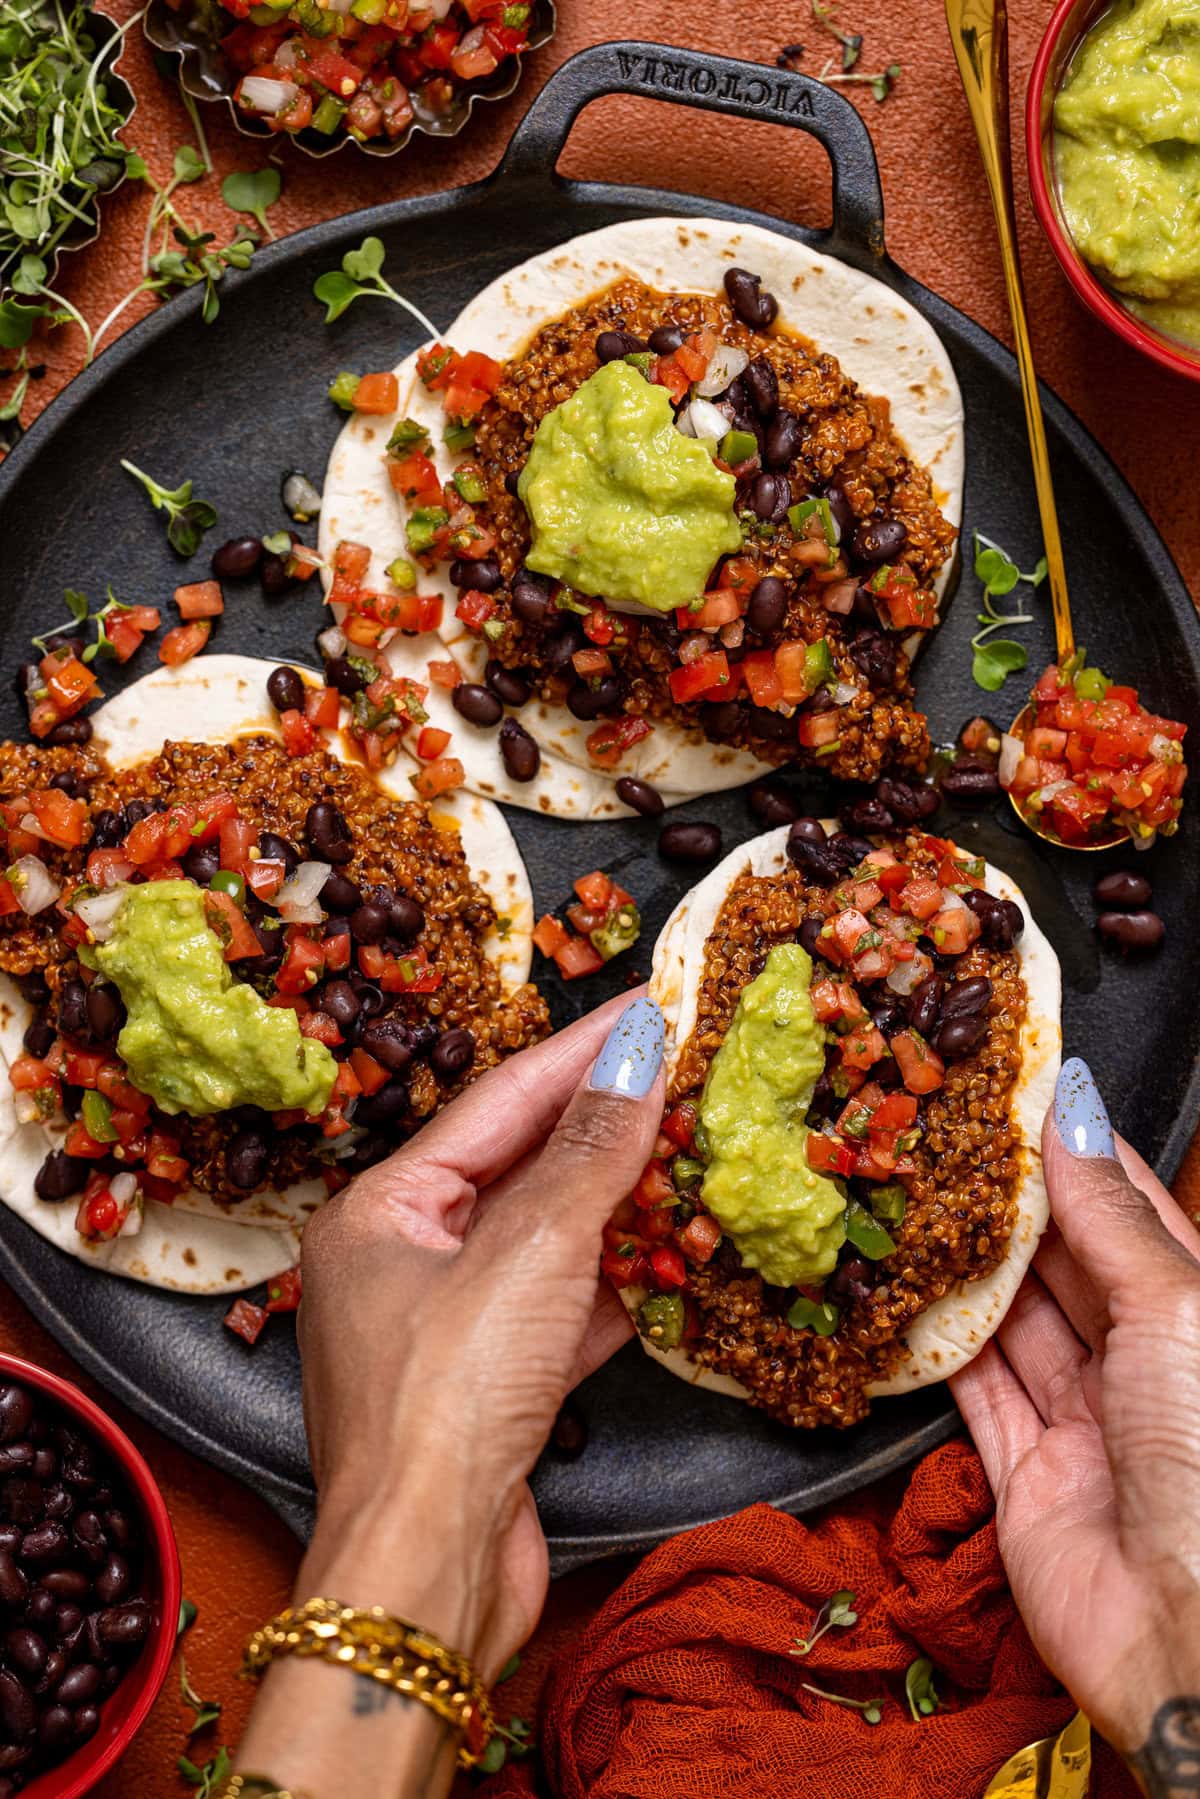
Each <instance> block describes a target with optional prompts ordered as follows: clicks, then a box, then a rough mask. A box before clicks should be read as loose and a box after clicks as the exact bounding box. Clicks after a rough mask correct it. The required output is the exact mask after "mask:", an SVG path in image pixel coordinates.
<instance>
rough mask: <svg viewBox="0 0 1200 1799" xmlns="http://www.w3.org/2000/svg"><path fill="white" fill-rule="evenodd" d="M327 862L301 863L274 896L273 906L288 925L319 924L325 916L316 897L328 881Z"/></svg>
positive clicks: (330, 871)
mask: <svg viewBox="0 0 1200 1799" xmlns="http://www.w3.org/2000/svg"><path fill="white" fill-rule="evenodd" d="M332 872H333V871H332V869H331V867H330V865H329V863H328V862H302V863H301V864H300V866H299V868H297V869H296V871H295V873H294V874H290V875H289V876H288V878H287V880H286V881H285V882H284V883H283V886H282V887H281V888H280V889H279V892H278V893H277V894H276V895H275V902H274V903H275V905H276V906H277V907H278V908H279V913H280V916H281V917H282V918H284V919H285V920H286V921H287V923H288V924H320V922H321V920H322V919H323V918H324V916H325V914H324V913H323V912H322V910H321V908H320V906H319V905H318V903H317V895H318V894H319V893H320V891H321V889H322V887H324V885H325V883H326V881H327V880H328V879H329V876H330V874H331V873H332Z"/></svg>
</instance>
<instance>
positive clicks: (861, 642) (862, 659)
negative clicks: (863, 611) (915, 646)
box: [850, 631, 898, 692]
mask: <svg viewBox="0 0 1200 1799" xmlns="http://www.w3.org/2000/svg"><path fill="white" fill-rule="evenodd" d="M850 660H851V661H852V662H853V664H854V666H855V667H856V668H857V669H858V671H859V673H860V674H862V675H863V676H864V677H865V679H866V682H867V685H868V687H871V688H874V689H875V690H876V691H877V692H878V691H880V690H883V689H886V688H889V687H894V686H895V684H896V672H897V667H898V659H897V651H896V645H895V644H894V643H892V642H891V640H890V639H889V638H887V637H884V636H883V635H882V634H881V633H880V632H879V631H860V632H859V633H858V635H857V636H856V637H855V639H854V641H853V643H851V645H850Z"/></svg>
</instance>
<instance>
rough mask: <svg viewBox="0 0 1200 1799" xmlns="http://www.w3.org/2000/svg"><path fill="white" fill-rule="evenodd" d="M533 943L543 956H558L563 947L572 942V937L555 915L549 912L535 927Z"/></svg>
mask: <svg viewBox="0 0 1200 1799" xmlns="http://www.w3.org/2000/svg"><path fill="white" fill-rule="evenodd" d="M533 941H534V944H535V945H536V947H537V948H538V949H540V950H541V952H542V954H543V956H556V955H557V954H558V952H559V950H560V949H562V947H563V945H564V944H566V943H569V942H570V937H569V934H568V932H567V930H566V928H565V927H564V926H563V925H562V924H561V923H560V922H559V920H558V919H557V918H555V916H554V914H553V913H552V912H547V913H546V915H545V917H543V918H540V919H539V920H538V922H537V924H536V926H535V927H534V931H533Z"/></svg>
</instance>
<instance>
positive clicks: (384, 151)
mask: <svg viewBox="0 0 1200 1799" xmlns="http://www.w3.org/2000/svg"><path fill="white" fill-rule="evenodd" d="M557 28H558V14H557V12H556V10H555V3H554V0H533V6H532V11H531V14H530V34H529V42H528V44H527V45H526V46H525V49H524V50H520V51H518V52H517V54H516V55H515V56H513V57H512V58H511V66H510V62H509V61H506V62H503V63H501V65H500V67H499V68H498V69H497V70H496V74H495V76H493V77H489V78H488V80H486V81H481V82H479V83H477V84H476V85H474V86H472V87H471V88H470V90H469V91H467V92H463V93H461V94H459V95H458V96H457V97H456V99H455V102H454V105H453V106H452V107H451V109H450V111H449V112H446V113H434V112H432V111H430V110H428V109H426V108H422V106H421V103H420V96H419V95H414V96H413V122H412V124H411V125H410V126H409V128H408V130H407V131H406V132H405V133H404V136H403V137H398V138H394V139H388V138H380V139H375V138H371V139H368V141H367V142H366V143H363V142H361V141H360V140H359V139H358V138H354V137H351V136H350V134H349V133H348V132H345V131H342V132H338V133H337V134H336V135H335V136H333V137H326V136H325V134H324V133H323V132H320V131H313V130H312V128H311V127H308V126H306V127H305V129H304V130H303V131H297V132H295V133H287V134H286V135H287V136H288V137H290V139H291V142H292V143H294V144H295V145H296V146H297V147H298V148H299V149H301V150H303V152H304V154H305V155H306V156H315V157H322V156H334V155H336V154H337V152H338V151H339V150H340V149H341V148H342V147H343V145H345V144H350V143H352V144H357V146H358V148H359V149H360V150H362V151H363V152H364V154H365V155H367V156H395V155H396V154H397V153H398V152H399V151H401V150H403V149H405V147H406V146H407V145H408V143H409V141H410V139H411V138H412V135H413V133H414V132H415V131H420V132H422V133H423V134H424V135H425V136H426V137H457V136H458V134H459V132H460V131H461V130H462V129H463V126H464V125H465V124H466V123H467V121H468V119H469V118H470V117H471V114H472V113H473V112H474V110H475V107H476V104H477V103H478V102H480V101H486V100H506V99H507V98H508V96H509V95H510V94H511V93H513V92H515V90H516V88H517V85H518V83H519V82H520V80H521V76H522V74H523V72H524V71H523V68H522V63H523V59H524V58H525V57H526V56H527V55H528V54H529V52H530V51H531V50H540V49H541V48H542V46H543V45H544V44H548V43H549V42H550V39H551V38H552V37H553V36H554V33H555V31H556V30H557ZM142 30H143V31H144V33H145V35H146V38H147V40H148V42H149V43H151V44H152V45H153V46H154V48H155V49H156V50H161V51H162V52H164V54H166V55H168V56H177V57H178V58H179V82H180V86H181V87H182V88H183V89H184V91H185V93H188V94H190V95H191V97H192V98H193V100H205V101H214V100H223V101H224V102H225V104H226V106H227V107H228V108H229V112H230V116H231V117H232V119H233V122H234V125H235V126H236V128H237V130H238V131H239V132H240V133H241V135H242V136H243V137H253V138H258V139H259V140H260V141H261V140H267V141H270V140H272V139H277V138H278V137H279V136H280V135H281V134H280V133H279V132H277V131H271V130H270V129H269V128H268V127H267V126H266V125H262V124H259V123H258V121H257V120H255V119H253V118H248V117H247V115H246V114H245V113H244V112H242V111H241V109H240V107H238V106H236V105H235V104H234V99H233V93H232V88H233V85H234V77H233V70H232V69H231V68H230V66H229V63H228V61H227V59H226V57H225V55H224V52H223V51H222V49H221V46H220V44H219V43H217V41H216V40H215V39H214V38H213V37H211V36H210V35H209V34H208V33H206V32H205V31H204V29H203V27H202V25H201V24H200V23H198V22H197V21H196V19H195V18H194V17H185V15H184V13H183V12H174V11H172V9H171V7H170V6H169V5H168V4H167V0H150V5H149V7H148V8H147V10H146V13H145V16H144V17H143V19H142Z"/></svg>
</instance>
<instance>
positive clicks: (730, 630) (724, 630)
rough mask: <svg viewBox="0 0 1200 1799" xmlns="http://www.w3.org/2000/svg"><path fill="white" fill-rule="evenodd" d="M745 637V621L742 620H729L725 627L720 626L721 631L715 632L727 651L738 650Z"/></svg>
mask: <svg viewBox="0 0 1200 1799" xmlns="http://www.w3.org/2000/svg"><path fill="white" fill-rule="evenodd" d="M745 635H746V621H745V619H744V618H731V619H730V621H729V623H728V624H727V625H722V626H721V629H720V630H719V631H718V632H717V636H718V637H719V638H720V639H721V642H722V643H723V644H724V645H725V648H726V649H727V650H737V649H740V648H741V644H742V639H743V637H744V636H745Z"/></svg>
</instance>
